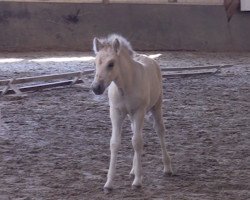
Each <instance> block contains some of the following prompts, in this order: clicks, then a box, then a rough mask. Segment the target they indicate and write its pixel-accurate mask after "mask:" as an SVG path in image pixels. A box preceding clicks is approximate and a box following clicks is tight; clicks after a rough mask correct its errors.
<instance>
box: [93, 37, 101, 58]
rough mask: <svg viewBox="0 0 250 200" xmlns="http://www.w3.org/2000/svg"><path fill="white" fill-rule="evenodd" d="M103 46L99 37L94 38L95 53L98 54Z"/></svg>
mask: <svg viewBox="0 0 250 200" xmlns="http://www.w3.org/2000/svg"><path fill="white" fill-rule="evenodd" d="M102 48H103V44H102V42H101V41H100V40H99V39H98V38H96V37H95V38H94V40H93V50H94V52H95V54H97V53H98V52H99V51H100V50H101V49H102Z"/></svg>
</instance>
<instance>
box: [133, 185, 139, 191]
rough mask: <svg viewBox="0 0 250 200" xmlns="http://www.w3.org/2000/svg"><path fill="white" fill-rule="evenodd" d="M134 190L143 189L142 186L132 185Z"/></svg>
mask: <svg viewBox="0 0 250 200" xmlns="http://www.w3.org/2000/svg"><path fill="white" fill-rule="evenodd" d="M132 189H133V190H139V189H141V185H132Z"/></svg>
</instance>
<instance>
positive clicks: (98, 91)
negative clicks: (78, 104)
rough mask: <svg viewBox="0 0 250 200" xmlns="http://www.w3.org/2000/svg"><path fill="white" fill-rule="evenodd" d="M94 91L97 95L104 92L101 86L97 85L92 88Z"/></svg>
mask: <svg viewBox="0 0 250 200" xmlns="http://www.w3.org/2000/svg"><path fill="white" fill-rule="evenodd" d="M92 90H93V92H94V93H95V94H97V95H100V94H102V93H103V92H104V90H103V87H102V85H101V84H96V85H93V86H92Z"/></svg>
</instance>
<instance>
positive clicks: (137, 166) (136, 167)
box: [131, 111, 145, 188]
mask: <svg viewBox="0 0 250 200" xmlns="http://www.w3.org/2000/svg"><path fill="white" fill-rule="evenodd" d="M144 115H145V112H144V111H138V112H136V113H135V114H134V115H133V117H132V124H133V125H132V127H133V131H134V134H133V137H132V144H133V148H134V151H135V153H134V160H133V168H132V170H131V173H133V174H134V176H135V177H134V181H133V183H132V186H133V187H135V188H136V187H140V186H141V185H142V163H141V157H142V151H143V138H142V129H143V122H144Z"/></svg>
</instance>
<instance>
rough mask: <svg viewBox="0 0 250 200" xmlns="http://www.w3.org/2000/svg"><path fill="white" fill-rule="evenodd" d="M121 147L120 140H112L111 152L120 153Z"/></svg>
mask: <svg viewBox="0 0 250 200" xmlns="http://www.w3.org/2000/svg"><path fill="white" fill-rule="evenodd" d="M120 145H121V141H120V140H117V139H116V140H115V139H112V138H111V140H110V150H111V151H118V149H119V147H120Z"/></svg>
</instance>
